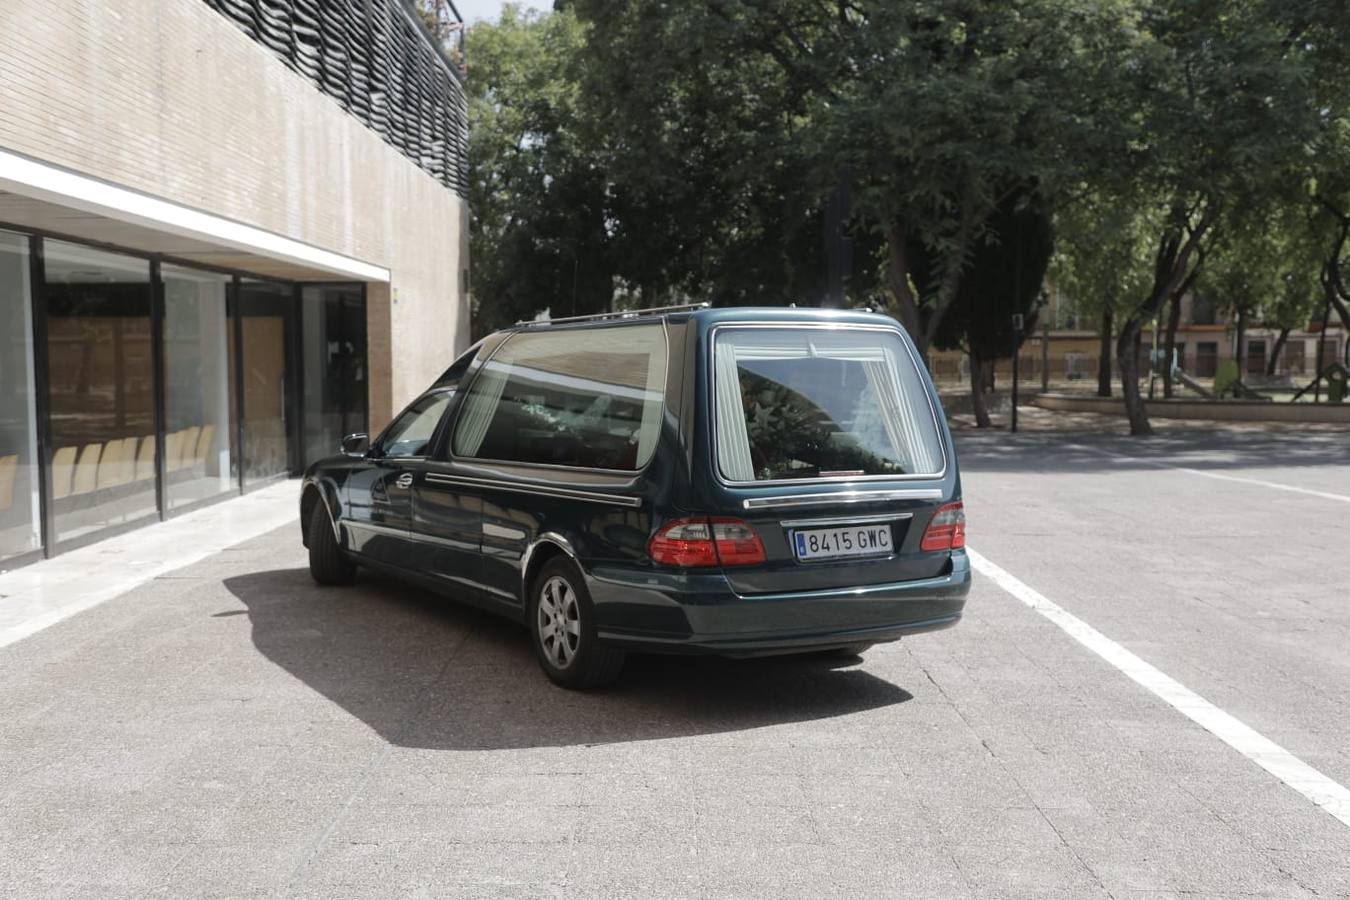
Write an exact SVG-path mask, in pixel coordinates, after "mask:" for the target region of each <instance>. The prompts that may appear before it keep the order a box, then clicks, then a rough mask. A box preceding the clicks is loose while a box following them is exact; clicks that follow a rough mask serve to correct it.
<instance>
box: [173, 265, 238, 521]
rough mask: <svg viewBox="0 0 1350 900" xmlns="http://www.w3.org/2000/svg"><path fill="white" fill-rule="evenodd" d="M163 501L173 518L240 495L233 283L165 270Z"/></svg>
mask: <svg viewBox="0 0 1350 900" xmlns="http://www.w3.org/2000/svg"><path fill="white" fill-rule="evenodd" d="M160 278H161V280H162V283H163V288H164V326H163V327H164V498H165V505H166V507H167V508H168V509H169V510H174V509H177V508H179V507H181V506H184V505H186V504H189V503H192V502H194V501H197V500H204V499H206V498H208V497H215V496H217V495H219V494H223V493H229V492H231V491H238V490H239V469H238V465H239V463H238V458H237V457H238V452H237V448H236V447H235V441H234V430H235V429H234V424H235V423H234V415H233V412H232V407H231V405H230V397H231V391H230V386H231V382H232V380H233V374H234V366H233V364H232V360H231V357H230V352H229V338H228V335H229V331H230V322H229V317H228V316H227V315H226V305H225V298H226V293H227V289H228V287H229V285H230V282H231V281H232V278H231V276H229V275H221V274H218V273H216V272H207V271H204V270H200V269H191V268H187V267H185V266H175V265H170V264H168V263H165V264H164V265H162V266H161V267H160Z"/></svg>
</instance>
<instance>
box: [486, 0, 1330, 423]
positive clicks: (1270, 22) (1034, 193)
mask: <svg viewBox="0 0 1350 900" xmlns="http://www.w3.org/2000/svg"><path fill="white" fill-rule="evenodd" d="M556 6H557V10H556V11H555V12H554V13H552V14H550V15H546V16H542V17H539V16H536V15H534V14H522V13H521V12H519V11H518V10H516V9H513V8H508V11H507V12H506V13H505V15H504V16H503V19H502V21H501V22H500V24H497V25H486V26H478V27H476V29H475V30H474V32H473V33H472V35H471V36H470V38H469V41H468V55H469V62H470V68H469V85H470V94H471V104H470V114H471V154H472V163H473V165H472V171H473V184H472V194H471V206H472V211H473V236H472V242H473V244H472V253H473V261H474V266H475V271H474V280H473V288H474V296H475V299H476V302H477V309H476V327H477V328H478V330H480V331H481V330H485V329H487V328H490V327H494V326H496V325H500V324H502V323H504V322H509V321H513V320H515V319H518V318H529V317H532V316H533V315H535V314H537V313H539V312H541V311H543V310H546V309H547V310H549V311H550V312H551V313H553V314H554V315H562V314H571V313H573V312H576V313H584V312H590V311H595V310H600V309H605V308H609V307H611V306H614V305H618V306H626V305H653V304H658V303H663V302H678V301H684V300H710V301H712V302H715V303H723V304H765V303H769V304H775V303H787V302H792V301H795V302H798V303H808V304H812V303H818V302H820V298H821V297H822V295H823V291H824V283H823V272H824V269H825V255H824V239H823V226H824V210H825V205H826V198H827V197H829V195H830V194H831V192H832V191H834V190H835V188H836V187H837V186H838V185H840V184H841V183H846V184H848V185H849V186H850V189H851V196H852V213H851V216H850V219H849V221H848V223H847V228H848V231H849V234H850V236H851V237H852V239H853V241H854V246H853V253H852V270H853V278H852V280H851V281H850V284H849V290H848V302H850V303H853V304H858V303H867V304H872V305H876V304H881V305H883V306H885V307H886V308H887V309H889V310H890V311H891V312H892V313H894V314H895V315H896V316H897V317H898V318H900V319H901V321H902V322H903V323H904V324H905V325H906V327H907V328H909V330H910V331H911V333H912V334H913V335H914V336H915V338H916V340H917V341H918V342H919V344H920V345H921V346H925V345H926V344H927V343H928V342H929V341H930V340H932V339H934V338H936V339H937V340H938V343H939V344H940V345H942V346H953V345H962V346H966V347H969V348H971V349H972V350H975V351H976V352H978V353H981V354H984V353H988V354H990V355H991V356H998V355H1006V352H1007V349H1010V348H1011V341H1010V336H1009V335H1008V334H1007V333H1006V327H1007V326H1006V321H1007V320H1008V319H1009V317H1010V315H1011V311H1013V310H1017V311H1024V313H1030V311H1031V309H1032V307H1033V306H1034V301H1035V296H1036V293H1037V290H1036V289H1037V288H1038V286H1039V276H1038V275H1037V272H1039V271H1042V270H1043V269H1044V267H1045V260H1044V257H1045V256H1046V255H1047V254H1048V253H1049V252H1050V250H1051V245H1050V243H1049V241H1050V229H1049V227H1048V226H1049V224H1050V223H1053V225H1054V235H1055V244H1054V245H1053V251H1054V252H1053V257H1052V258H1051V260H1050V273H1051V277H1052V278H1053V279H1054V281H1055V282H1056V284H1057V285H1058V286H1059V288H1060V289H1061V290H1062V291H1063V292H1065V293H1066V294H1069V295H1071V296H1073V297H1074V298H1076V299H1077V300H1078V302H1079V304H1080V305H1079V308H1080V310H1082V311H1083V312H1085V313H1087V314H1095V313H1100V312H1102V311H1104V310H1112V311H1114V312H1115V313H1116V314H1117V316H1118V318H1119V320H1120V321H1121V323H1122V328H1121V341H1122V346H1123V347H1124V346H1126V345H1128V344H1130V342H1132V341H1133V339H1134V335H1136V334H1137V333H1138V330H1139V328H1140V327H1141V326H1142V323H1143V322H1146V321H1148V320H1150V319H1152V318H1153V317H1154V316H1155V315H1157V313H1158V312H1159V310H1160V309H1161V308H1162V305H1163V304H1164V303H1166V302H1167V300H1168V299H1169V298H1170V297H1171V296H1173V295H1174V294H1175V293H1176V292H1177V291H1178V290H1180V289H1181V288H1182V287H1184V286H1185V285H1186V284H1188V283H1189V282H1190V281H1191V280H1192V279H1193V278H1194V277H1195V276H1196V274H1197V270H1198V269H1201V267H1202V266H1203V267H1212V271H1211V272H1210V273H1209V274H1208V275H1204V280H1203V281H1202V282H1201V289H1202V290H1206V291H1209V292H1210V293H1211V294H1213V295H1215V296H1219V295H1222V296H1223V297H1225V298H1229V299H1228V300H1227V301H1226V302H1231V303H1239V302H1241V303H1244V304H1247V306H1244V307H1243V308H1250V310H1251V311H1252V312H1253V313H1254V314H1257V315H1259V317H1260V320H1261V321H1265V322H1267V323H1269V324H1274V325H1277V326H1281V327H1284V323H1290V322H1299V321H1300V320H1301V319H1303V318H1305V315H1306V312H1307V308H1308V304H1309V303H1310V302H1312V301H1310V300H1309V297H1311V296H1315V295H1316V293H1317V290H1316V289H1317V288H1319V287H1320V286H1319V285H1317V284H1316V282H1315V280H1314V279H1316V278H1317V276H1318V274H1319V273H1320V274H1323V275H1326V274H1327V273H1328V272H1330V271H1331V269H1335V270H1336V271H1340V269H1339V268H1338V267H1337V266H1331V267H1330V268H1328V264H1329V261H1336V262H1338V263H1339V260H1340V259H1341V258H1342V257H1344V256H1346V255H1347V254H1348V253H1350V250H1347V243H1346V241H1345V240H1344V239H1343V238H1344V236H1346V235H1347V234H1350V218H1347V216H1350V117H1348V116H1347V109H1348V108H1350V62H1348V59H1350V49H1348V48H1350V40H1347V33H1348V32H1350V23H1347V19H1348V18H1350V17H1348V16H1347V15H1346V11H1345V5H1344V0H906V2H895V0H695V2H688V3H670V2H668V0H566V2H563V0H560V2H558V3H557V4H556ZM1033 199H1034V202H1032V200H1033ZM1019 259H1020V260H1021V266H1020V268H1017V269H1016V270H1013V269H1010V268H1009V266H1010V264H1011V263H1010V261H1013V262H1015V261H1017V260H1019ZM1201 274H1202V275H1203V274H1204V273H1203V270H1201ZM1328 277H1330V276H1328ZM1341 281H1342V282H1344V279H1343V278H1342V279H1341ZM1328 289H1329V290H1331V288H1328ZM1333 293H1334V290H1333ZM1337 296H1339V295H1337ZM1235 298H1245V299H1235ZM1346 299H1347V300H1350V297H1347V298H1346ZM1342 305H1344V304H1342ZM1338 308H1340V307H1338ZM1345 308H1346V310H1347V311H1346V313H1345V315H1346V316H1347V317H1350V306H1346V307H1345ZM1131 346H1132V345H1131ZM1005 347H1006V348H1007V349H1003V348H1005ZM1127 357H1128V359H1127V358H1126V357H1125V356H1123V357H1122V364H1127V363H1128V364H1129V365H1132V364H1133V362H1132V360H1133V353H1129V354H1127ZM1130 391H1131V387H1130V386H1129V385H1127V404H1132V406H1131V408H1132V412H1134V413H1138V419H1139V421H1144V420H1143V419H1142V407H1141V406H1139V404H1138V396H1137V384H1135V385H1134V387H1133V391H1134V393H1133V396H1131V394H1130Z"/></svg>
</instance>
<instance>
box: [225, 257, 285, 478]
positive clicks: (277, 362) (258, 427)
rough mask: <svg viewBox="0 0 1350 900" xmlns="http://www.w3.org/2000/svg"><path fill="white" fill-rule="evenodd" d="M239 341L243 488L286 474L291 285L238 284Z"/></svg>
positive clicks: (263, 282) (265, 283)
mask: <svg viewBox="0 0 1350 900" xmlns="http://www.w3.org/2000/svg"><path fill="white" fill-rule="evenodd" d="M236 309H237V314H238V315H239V317H240V320H241V321H240V323H239V326H240V334H241V336H242V340H243V382H244V384H243V387H244V397H243V408H244V447H243V466H244V484H245V485H248V484H250V483H254V482H259V481H266V480H267V479H269V478H273V477H276V476H278V475H284V474H286V473H287V472H289V471H290V470H291V465H290V455H289V450H290V441H289V440H288V437H289V435H290V428H291V421H290V417H289V416H290V408H291V405H292V402H293V401H292V400H291V398H290V396H289V392H290V390H291V383H292V377H291V376H290V373H289V372H288V367H287V360H288V359H289V358H290V354H289V353H288V352H287V351H288V349H289V347H290V342H291V329H292V328H293V327H294V326H293V324H292V320H293V317H294V315H295V294H294V290H293V288H292V286H291V285H289V284H279V283H276V282H271V281H253V280H251V279H246V280H243V281H241V282H240V283H239V302H238V304H237V306H236Z"/></svg>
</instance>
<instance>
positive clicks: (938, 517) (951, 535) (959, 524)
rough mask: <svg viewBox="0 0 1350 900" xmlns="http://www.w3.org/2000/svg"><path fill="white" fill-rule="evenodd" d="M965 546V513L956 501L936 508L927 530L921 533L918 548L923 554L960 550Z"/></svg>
mask: <svg viewBox="0 0 1350 900" xmlns="http://www.w3.org/2000/svg"><path fill="white" fill-rule="evenodd" d="M965 545H966V511H965V507H963V506H962V505H961V501H960V500H958V501H956V502H955V503H948V504H947V505H946V506H942V507H939V508H938V511H937V512H935V513H934V514H933V520H932V521H931V522H929V523H928V530H927V531H925V532H924V533H923V543H922V544H920V545H919V546H920V548H921V549H922V550H924V551H925V552H931V551H934V550H960V549H961V548H962V547H964V546H965Z"/></svg>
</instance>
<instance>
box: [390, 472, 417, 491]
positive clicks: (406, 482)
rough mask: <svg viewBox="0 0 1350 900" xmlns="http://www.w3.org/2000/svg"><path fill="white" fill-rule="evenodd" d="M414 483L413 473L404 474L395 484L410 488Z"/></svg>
mask: <svg viewBox="0 0 1350 900" xmlns="http://www.w3.org/2000/svg"><path fill="white" fill-rule="evenodd" d="M412 483H413V477H412V473H411V472H404V473H403V474H402V475H400V476H398V480H397V481H395V482H394V484H396V485H398V486H399V487H401V488H410V487H412Z"/></svg>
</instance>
